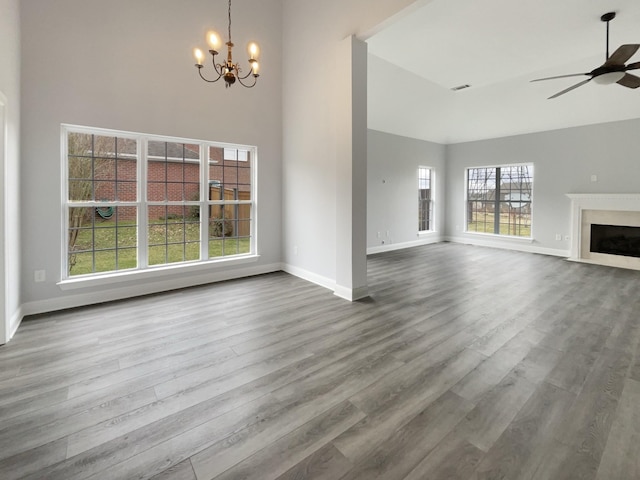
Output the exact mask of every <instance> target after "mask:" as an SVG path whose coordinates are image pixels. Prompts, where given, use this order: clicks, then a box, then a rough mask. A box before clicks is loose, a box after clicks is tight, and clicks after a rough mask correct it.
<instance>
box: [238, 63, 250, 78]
mask: <svg viewBox="0 0 640 480" xmlns="http://www.w3.org/2000/svg"><path fill="white" fill-rule="evenodd" d="M236 72H237V73H238V80H244V79H246V78H249V77H250V76H251V75H253V66H251V70H249V73H247V74H246V75H245V76H244V77H241V76H240V69H238V68H237V69H236Z"/></svg>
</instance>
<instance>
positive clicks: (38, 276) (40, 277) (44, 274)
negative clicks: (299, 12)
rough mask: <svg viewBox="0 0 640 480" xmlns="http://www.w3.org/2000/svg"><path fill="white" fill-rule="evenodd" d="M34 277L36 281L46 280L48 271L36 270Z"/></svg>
mask: <svg viewBox="0 0 640 480" xmlns="http://www.w3.org/2000/svg"><path fill="white" fill-rule="evenodd" d="M33 279H34V281H35V282H36V283H41V282H44V281H45V280H46V279H47V272H46V271H45V270H36V271H35V272H34V273H33Z"/></svg>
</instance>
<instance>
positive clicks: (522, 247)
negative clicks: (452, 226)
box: [443, 237, 571, 257]
mask: <svg viewBox="0 0 640 480" xmlns="http://www.w3.org/2000/svg"><path fill="white" fill-rule="evenodd" d="M443 240H444V241H446V242H453V243H463V244H466V245H477V246H479V247H493V248H502V249H504V250H514V251H517V252H528V253H540V254H542V255H553V256H555V257H568V256H569V255H570V253H571V252H570V251H569V250H560V249H555V248H545V247H538V246H536V245H533V244H532V243H531V241H530V240H519V239H509V240H500V239H494V238H476V237H444V238H443Z"/></svg>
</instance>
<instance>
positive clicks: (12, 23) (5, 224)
mask: <svg viewBox="0 0 640 480" xmlns="http://www.w3.org/2000/svg"><path fill="white" fill-rule="evenodd" d="M0 92H1V93H2V96H3V97H4V101H0V103H2V104H3V105H2V106H0V110H2V111H1V112H0V114H2V115H3V117H4V122H2V121H0V123H4V125H2V126H0V128H4V132H2V133H1V135H2V140H0V144H2V143H4V145H0V148H2V149H3V152H2V153H0V163H4V164H3V165H0V217H1V218H0V275H2V276H1V278H0V319H1V321H0V344H2V343H4V342H6V341H7V340H8V337H9V336H10V335H11V334H12V333H13V331H14V330H15V328H16V327H17V325H18V322H19V320H20V217H21V209H20V201H19V199H20V191H19V176H20V13H19V1H18V0H0Z"/></svg>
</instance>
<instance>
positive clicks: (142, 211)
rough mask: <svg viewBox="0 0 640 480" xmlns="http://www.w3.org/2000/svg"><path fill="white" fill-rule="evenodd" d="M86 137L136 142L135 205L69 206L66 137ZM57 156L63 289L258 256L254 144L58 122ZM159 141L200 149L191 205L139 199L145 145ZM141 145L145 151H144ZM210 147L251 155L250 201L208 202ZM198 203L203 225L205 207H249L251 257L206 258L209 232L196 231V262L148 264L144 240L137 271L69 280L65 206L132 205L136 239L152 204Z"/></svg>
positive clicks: (115, 203) (143, 187)
mask: <svg viewBox="0 0 640 480" xmlns="http://www.w3.org/2000/svg"><path fill="white" fill-rule="evenodd" d="M72 132H73V133H85V134H93V135H104V136H117V137H118V138H129V139H133V140H136V145H137V155H138V159H139V160H138V164H137V166H136V167H137V168H136V174H137V175H138V182H137V199H136V201H135V202H121V201H113V202H95V201H90V202H69V200H68V198H69V197H68V195H69V193H68V178H67V177H68V155H67V146H68V145H67V139H68V134H69V133H72ZM60 136H61V141H60V157H61V165H62V168H61V172H62V174H61V176H60V178H61V188H60V192H61V208H60V210H61V211H62V218H61V220H62V223H61V227H62V228H61V247H62V248H61V256H60V261H61V263H60V276H61V279H60V281H58V282H57V285H58V286H60V288H61V289H63V290H66V289H76V288H84V287H87V288H89V287H93V286H99V285H106V284H113V283H118V282H123V281H129V280H132V279H134V278H135V279H146V278H154V277H160V276H166V275H168V274H171V273H177V272H180V273H191V272H198V271H200V270H202V269H207V270H210V269H211V267H213V266H221V267H223V266H225V267H226V266H233V265H240V264H244V263H247V262H255V261H257V260H258V259H259V258H260V255H259V248H258V243H259V236H258V233H259V232H258V228H257V223H258V222H257V211H258V188H257V179H258V149H257V147H255V146H252V145H240V144H234V143H225V142H217V141H207V140H197V139H192V138H182V137H170V136H163V135H155V134H145V133H139V132H128V131H123V130H113V129H106V128H99V127H96V128H94V127H86V126H80V125H71V124H61V127H60ZM150 140H152V141H161V142H174V143H187V144H194V145H199V146H200V165H201V166H202V167H201V168H200V200H199V201H194V202H154V201H148V200H143V199H146V198H147V181H146V180H147V164H148V162H147V160H148V157H147V151H148V150H147V143H148V141H150ZM143 147H144V148H143ZM209 147H217V148H223V149H225V148H232V149H240V150H246V151H248V152H249V157H250V160H249V162H250V163H249V164H250V166H251V185H250V187H251V200H227V201H224V200H212V201H210V200H209V199H208V190H207V186H208V177H209V168H208V166H209V165H210V164H216V163H218V162H210V161H207V160H208V157H209V151H208V149H209ZM156 204H157V205H160V204H162V205H168V204H176V205H187V204H193V205H200V207H201V208H200V210H201V212H204V215H203V217H202V218H201V219H200V223H201V225H203V224H204V225H208V220H209V219H208V216H209V209H208V208H205V207H207V206H210V205H235V204H237V205H240V204H248V205H252V209H251V212H252V213H251V219H250V231H251V241H250V250H249V253H244V254H238V255H228V256H223V257H216V258H206V256H207V255H208V232H207V229H205V228H201V229H200V258H201V260H193V261H185V262H180V263H171V264H161V265H152V266H149V265H148V258H147V256H148V255H147V253H148V248H147V247H148V246H147V242H146V241H144V242H141V243H138V245H137V255H138V258H137V260H138V262H137V263H138V266H137V268H135V269H127V270H116V271H110V272H99V273H90V274H86V275H77V276H69V274H68V266H67V262H68V258H69V257H68V254H69V252H68V239H67V236H68V234H69V233H68V223H69V207H70V206H71V205H72V206H78V207H83V206H86V207H96V206H99V205H112V206H135V207H137V212H138V213H137V215H138V218H137V224H138V237H140V232H146V231H147V226H148V220H147V212H148V211H147V208H148V206H151V205H156Z"/></svg>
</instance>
